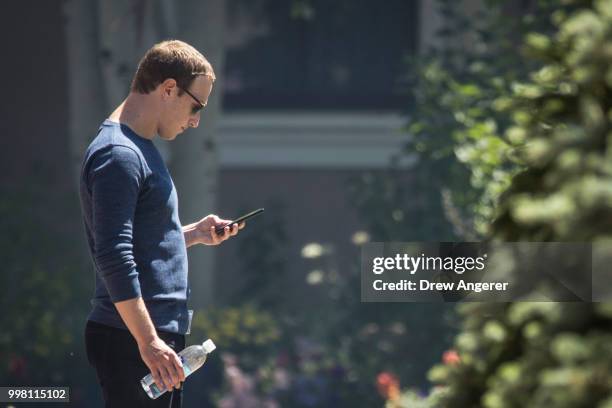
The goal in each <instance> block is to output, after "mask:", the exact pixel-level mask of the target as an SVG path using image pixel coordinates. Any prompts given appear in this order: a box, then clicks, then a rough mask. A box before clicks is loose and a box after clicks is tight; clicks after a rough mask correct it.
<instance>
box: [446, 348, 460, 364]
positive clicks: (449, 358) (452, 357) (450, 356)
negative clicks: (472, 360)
mask: <svg viewBox="0 0 612 408" xmlns="http://www.w3.org/2000/svg"><path fill="white" fill-rule="evenodd" d="M442 362H443V363H444V364H446V365H457V364H459V363H460V362H461V358H460V357H459V354H458V353H457V352H456V351H455V350H447V351H445V352H444V354H443V355H442Z"/></svg>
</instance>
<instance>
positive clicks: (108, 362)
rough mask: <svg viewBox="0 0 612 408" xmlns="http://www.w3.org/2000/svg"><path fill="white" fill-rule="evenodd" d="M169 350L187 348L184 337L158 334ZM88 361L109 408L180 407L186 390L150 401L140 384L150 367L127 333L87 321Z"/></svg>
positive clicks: (164, 333)
mask: <svg viewBox="0 0 612 408" xmlns="http://www.w3.org/2000/svg"><path fill="white" fill-rule="evenodd" d="M157 334H158V336H159V337H160V338H161V339H162V340H164V341H165V342H166V343H167V344H168V346H170V348H172V349H173V350H174V351H176V352H179V351H181V350H182V349H183V348H185V336H184V335H180V334H176V333H166V332H161V331H158V333H157ZM85 348H86V350H87V359H88V360H89V363H90V364H91V365H92V366H94V368H95V369H96V373H97V375H98V382H99V383H100V386H101V387H102V395H103V396H104V402H105V404H104V406H105V407H106V408H122V407H126V408H127V407H131V408H139V407H142V408H145V407H146V408H149V407H151V408H154V407H155V408H161V407H163V408H180V407H181V404H182V400H183V387H181V389H179V390H174V391H172V392H166V393H165V394H163V395H162V396H160V397H158V398H157V399H151V398H149V396H148V395H147V393H146V392H145V391H144V389H143V388H142V386H141V385H140V380H141V379H142V377H144V376H145V375H147V374H149V368H148V367H147V366H146V364H145V363H144V361H142V358H141V357H140V351H139V350H138V345H137V343H136V340H135V339H134V337H132V335H131V333H130V332H129V331H127V330H123V329H117V328H114V327H109V326H106V325H103V324H99V323H96V322H92V321H88V322H87V325H86V327H85Z"/></svg>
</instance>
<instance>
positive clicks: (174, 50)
mask: <svg viewBox="0 0 612 408" xmlns="http://www.w3.org/2000/svg"><path fill="white" fill-rule="evenodd" d="M198 75H206V76H208V77H210V78H211V79H212V80H213V81H214V80H215V73H214V71H213V68H212V65H210V63H209V62H208V60H207V59H206V58H204V56H203V55H202V54H201V53H200V52H199V51H198V50H196V49H195V48H193V47H192V46H191V45H189V44H187V43H185V42H183V41H179V40H168V41H162V42H160V43H158V44H155V45H154V46H153V47H151V48H150V49H149V50H148V51H147V52H146V54H145V55H144V57H142V59H141V60H140V62H139V63H138V69H137V70H136V74H134V79H132V86H131V88H130V90H131V91H132V92H138V93H141V94H148V93H149V92H151V91H154V90H155V88H157V86H158V85H159V84H161V83H162V82H164V81H165V80H166V79H168V78H173V79H174V80H176V83H177V86H178V88H179V95H180V94H182V93H183V89H188V88H189V86H190V85H191V82H192V81H193V80H194V79H195V78H196V77H197V76H198Z"/></svg>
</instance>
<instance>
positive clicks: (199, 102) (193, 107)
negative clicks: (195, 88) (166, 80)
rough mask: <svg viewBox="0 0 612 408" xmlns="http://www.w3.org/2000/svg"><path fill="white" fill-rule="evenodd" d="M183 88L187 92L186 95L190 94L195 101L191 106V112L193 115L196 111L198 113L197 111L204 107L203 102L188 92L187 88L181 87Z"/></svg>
mask: <svg viewBox="0 0 612 408" xmlns="http://www.w3.org/2000/svg"><path fill="white" fill-rule="evenodd" d="M181 89H183V91H185V92H186V93H187V95H189V96H191V97H192V98H193V100H194V101H196V103H197V106H196V105H194V106H192V107H191V114H192V115H195V114H196V113H198V112H199V111H201V110H202V109H204V107H205V106H206V104H205V103H203V102H202V101H201V100H199V99H198V98H196V97H195V96H194V95H193V94H192V93H191V92H189V91H188V90H187V89H184V88H181Z"/></svg>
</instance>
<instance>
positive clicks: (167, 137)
mask: <svg viewBox="0 0 612 408" xmlns="http://www.w3.org/2000/svg"><path fill="white" fill-rule="evenodd" d="M177 136H178V134H177V133H175V134H167V133H166V134H162V133H160V134H159V137H160V138H161V139H163V140H174V139H176V137H177Z"/></svg>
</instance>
